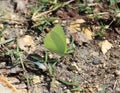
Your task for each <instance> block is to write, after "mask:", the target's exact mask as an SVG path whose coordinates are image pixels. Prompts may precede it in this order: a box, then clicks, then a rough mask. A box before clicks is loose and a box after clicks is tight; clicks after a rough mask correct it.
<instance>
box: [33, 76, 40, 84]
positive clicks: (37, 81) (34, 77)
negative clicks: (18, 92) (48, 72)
mask: <svg viewBox="0 0 120 93" xmlns="http://www.w3.org/2000/svg"><path fill="white" fill-rule="evenodd" d="M33 83H34V84H36V83H40V77H39V76H33Z"/></svg>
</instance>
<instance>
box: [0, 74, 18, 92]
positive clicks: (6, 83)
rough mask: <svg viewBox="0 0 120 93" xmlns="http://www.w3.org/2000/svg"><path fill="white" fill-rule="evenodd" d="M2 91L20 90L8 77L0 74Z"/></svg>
mask: <svg viewBox="0 0 120 93" xmlns="http://www.w3.org/2000/svg"><path fill="white" fill-rule="evenodd" d="M0 93H18V91H17V89H16V88H15V87H14V86H13V85H12V84H11V83H10V82H9V81H8V79H7V78H6V77H4V76H0Z"/></svg>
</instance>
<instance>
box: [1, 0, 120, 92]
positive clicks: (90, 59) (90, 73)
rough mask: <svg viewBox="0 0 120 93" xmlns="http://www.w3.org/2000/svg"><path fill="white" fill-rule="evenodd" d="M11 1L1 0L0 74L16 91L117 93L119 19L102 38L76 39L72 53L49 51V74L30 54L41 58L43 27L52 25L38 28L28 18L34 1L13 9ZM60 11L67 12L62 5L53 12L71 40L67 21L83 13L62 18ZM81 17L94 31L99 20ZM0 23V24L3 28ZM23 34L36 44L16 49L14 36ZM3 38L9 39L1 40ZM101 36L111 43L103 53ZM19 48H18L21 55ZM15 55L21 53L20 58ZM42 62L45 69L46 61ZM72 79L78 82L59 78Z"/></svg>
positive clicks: (119, 59)
mask: <svg viewBox="0 0 120 93" xmlns="http://www.w3.org/2000/svg"><path fill="white" fill-rule="evenodd" d="M63 1H64V0H63ZM14 2H15V1H14V0H11V2H10V1H9V0H0V15H1V16H0V25H2V26H4V27H5V29H4V33H3V34H2V35H0V37H1V41H0V42H1V44H0V51H1V56H0V74H1V75H4V76H5V77H7V78H8V80H9V81H10V82H11V83H12V85H13V86H15V88H16V89H17V91H20V93H120V30H119V29H120V23H117V22H116V21H114V22H113V23H112V24H111V27H110V29H107V30H106V34H105V37H102V39H101V38H100V39H99V38H93V39H92V40H89V42H85V43H82V44H81V45H80V44H78V42H75V44H74V52H73V53H70V54H67V55H65V56H62V57H61V56H58V55H56V54H55V53H51V52H48V56H49V60H51V61H54V60H57V61H56V62H57V63H56V65H55V67H54V73H53V74H54V75H53V76H52V75H50V73H49V72H48V71H47V70H46V69H45V71H44V69H42V70H41V69H38V68H36V66H35V65H34V63H33V59H32V58H31V56H37V57H39V58H41V59H42V60H43V59H44V57H45V51H47V49H46V48H45V47H44V45H43V39H44V37H45V35H46V33H48V31H46V29H51V27H53V26H51V27H50V28H49V26H47V28H46V29H45V30H44V31H41V32H40V31H38V29H36V28H32V24H31V20H29V18H28V15H29V12H30V10H29V11H28V8H29V7H30V6H34V4H35V2H34V1H32V0H30V1H29V3H28V4H27V5H26V6H27V7H26V8H25V9H24V8H23V10H22V9H20V10H19V9H18V10H16V9H15V5H14ZM61 2H62V1H61ZM71 5H72V4H71ZM73 6H75V3H73ZM23 7H24V6H23ZM26 11H27V12H26ZM58 11H59V12H58ZM60 11H62V12H63V14H65V13H66V12H64V11H65V10H64V7H63V8H61V9H58V10H57V11H56V12H55V13H53V14H54V16H55V17H59V18H60V19H59V20H60V24H62V26H63V27H64V29H65V32H66V35H67V36H68V38H69V40H70V36H69V30H68V26H69V25H68V24H67V23H69V24H70V22H73V21H75V20H76V19H80V18H81V19H83V17H81V15H80V14H74V15H72V16H69V14H68V15H65V17H64V18H63V14H62V13H61V14H59V13H60ZM67 12H68V10H67ZM25 13H26V14H25ZM27 13H28V14H27ZM2 14H3V15H2ZM84 19H85V20H86V22H88V24H89V25H90V26H91V29H92V32H94V33H95V32H96V31H95V30H96V28H95V27H96V26H98V27H99V25H98V24H97V23H98V22H99V21H100V20H97V19H88V18H86V17H85V18H84ZM106 20H107V21H106ZM106 20H104V19H103V22H104V23H105V24H109V22H110V20H111V19H110V18H108V19H106ZM2 26H0V28H3V27H2ZM115 29H117V30H115ZM26 35H29V36H31V37H32V40H33V41H34V45H35V46H33V47H35V48H34V49H33V48H32V49H33V50H32V49H31V51H30V52H26V51H24V50H17V40H18V39H19V38H23V37H24V36H26ZM4 40H11V41H10V42H8V43H4V42H3V41H4ZM104 40H107V41H109V42H110V43H111V44H112V47H111V48H110V49H108V50H107V52H106V53H105V54H104V53H103V52H102V51H101V47H100V46H99V43H100V42H102V41H104ZM2 42H3V43H2ZM31 43H32V42H31ZM18 51H20V53H21V54H20V55H19V53H18ZM15 53H16V55H17V56H16V55H15ZM2 54H6V55H8V56H6V55H5V56H3V55H2ZM16 57H21V58H22V61H21V59H19V58H18V59H17V58H16ZM35 61H36V60H35ZM21 62H23V64H24V67H23V66H21V65H22V64H21ZM43 64H44V63H43ZM44 65H45V66H46V68H47V69H48V67H49V65H48V64H47V65H46V64H44ZM43 68H44V67H43ZM53 79H54V80H53ZM75 79H77V85H72V84H65V83H63V82H62V81H60V80H65V81H69V82H73V81H74V80H75ZM53 81H54V82H53ZM75 88H79V90H78V91H75V90H74V89H75ZM0 93H1V92H0ZM6 93H7V92H6Z"/></svg>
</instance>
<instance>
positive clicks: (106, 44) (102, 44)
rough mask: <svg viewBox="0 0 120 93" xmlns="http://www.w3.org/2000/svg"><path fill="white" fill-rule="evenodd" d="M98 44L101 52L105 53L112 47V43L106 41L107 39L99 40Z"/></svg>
mask: <svg viewBox="0 0 120 93" xmlns="http://www.w3.org/2000/svg"><path fill="white" fill-rule="evenodd" d="M99 46H100V48H101V51H102V53H103V54H106V53H107V51H108V50H109V49H111V48H112V47H113V45H112V44H111V43H110V42H108V41H107V40H104V41H102V42H100V43H99Z"/></svg>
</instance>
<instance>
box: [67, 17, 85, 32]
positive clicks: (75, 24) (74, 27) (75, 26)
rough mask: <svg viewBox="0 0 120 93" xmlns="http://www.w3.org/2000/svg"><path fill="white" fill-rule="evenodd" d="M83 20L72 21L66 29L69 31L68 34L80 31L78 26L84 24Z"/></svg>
mask: <svg viewBox="0 0 120 93" xmlns="http://www.w3.org/2000/svg"><path fill="white" fill-rule="evenodd" d="M84 22H85V20H84V19H77V20H76V21H73V22H71V23H70V25H69V27H68V29H69V31H70V33H75V32H78V31H80V30H81V29H80V24H82V23H84Z"/></svg>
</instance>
